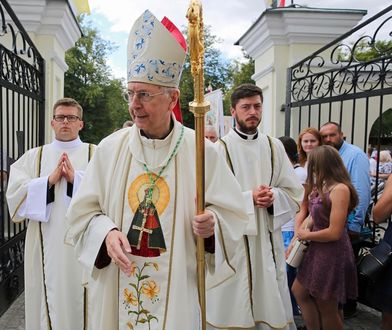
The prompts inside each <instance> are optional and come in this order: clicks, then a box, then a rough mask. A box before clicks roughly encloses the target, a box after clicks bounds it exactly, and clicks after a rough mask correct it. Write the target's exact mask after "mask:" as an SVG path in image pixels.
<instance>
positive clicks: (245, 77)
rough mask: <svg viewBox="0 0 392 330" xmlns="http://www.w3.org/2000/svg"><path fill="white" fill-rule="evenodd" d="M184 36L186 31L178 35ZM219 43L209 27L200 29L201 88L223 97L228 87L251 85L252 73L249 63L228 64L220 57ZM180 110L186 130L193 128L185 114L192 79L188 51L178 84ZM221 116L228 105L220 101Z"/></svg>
mask: <svg viewBox="0 0 392 330" xmlns="http://www.w3.org/2000/svg"><path fill="white" fill-rule="evenodd" d="M182 33H183V34H184V36H187V31H186V29H184V30H183V31H182ZM221 42H222V41H221V40H220V39H219V38H218V37H216V36H215V35H213V34H212V33H211V27H210V26H205V27H204V48H205V53H204V81H205V86H211V87H212V89H213V90H216V89H221V90H222V92H223V94H230V93H229V92H230V91H231V89H232V86H236V85H238V84H240V83H244V82H252V80H251V78H250V77H251V75H252V74H253V73H254V63H253V61H251V60H250V59H248V61H247V62H246V63H241V62H239V61H238V60H234V62H233V63H230V61H229V60H227V59H225V58H224V57H223V56H222V52H221V51H220V49H219V48H218V44H219V43H221ZM180 90H181V100H180V103H181V110H182V115H183V118H184V124H185V125H186V126H188V127H192V128H193V127H194V117H193V114H192V113H191V112H190V111H189V102H191V101H193V97H194V95H193V77H192V74H191V67H190V58H189V50H188V54H187V56H186V59H185V65H184V70H183V72H182V77H181V82H180ZM224 109H225V113H227V114H229V109H230V103H227V99H226V97H225V100H224Z"/></svg>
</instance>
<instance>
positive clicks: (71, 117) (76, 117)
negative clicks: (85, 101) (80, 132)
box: [53, 115, 80, 123]
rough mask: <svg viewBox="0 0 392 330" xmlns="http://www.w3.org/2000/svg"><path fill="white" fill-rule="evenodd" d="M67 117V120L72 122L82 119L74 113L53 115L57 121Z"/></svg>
mask: <svg viewBox="0 0 392 330" xmlns="http://www.w3.org/2000/svg"><path fill="white" fill-rule="evenodd" d="M65 118H67V121H68V122H70V123H74V122H75V121H78V120H80V118H79V117H78V116H74V115H68V116H65V115H56V116H53V119H54V120H55V121H59V122H63V121H64V120H65Z"/></svg>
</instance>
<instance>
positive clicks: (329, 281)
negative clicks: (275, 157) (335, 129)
mask: <svg viewBox="0 0 392 330" xmlns="http://www.w3.org/2000/svg"><path fill="white" fill-rule="evenodd" d="M357 203H358V196H357V193H356V191H355V189H354V187H353V185H352V184H351V181H350V176H349V174H348V172H347V170H346V168H345V166H344V164H343V161H342V159H341V157H340V156H339V153H338V152H337V151H336V150H335V148H333V147H331V146H327V145H324V146H320V147H317V148H315V149H314V150H313V151H312V152H311V153H310V154H309V159H308V177H307V182H306V190H305V197H304V200H303V202H302V205H301V209H300V212H299V213H298V215H297V217H296V222H297V225H296V233H295V234H296V236H297V237H298V239H301V240H306V241H309V242H310V245H309V248H308V251H307V252H306V253H305V256H304V259H303V260H302V263H301V265H300V266H299V268H298V273H297V277H296V279H295V281H294V284H293V286H292V292H293V293H294V296H295V298H296V300H297V303H298V304H299V305H300V307H301V311H302V316H303V319H304V321H305V323H306V327H307V329H308V330H319V329H320V328H322V329H324V330H328V329H333V330H339V329H343V321H342V318H341V317H340V315H339V310H338V304H339V303H345V302H346V300H347V299H355V298H356V297H357V280H356V266H355V261H354V254H353V250H352V247H351V243H350V239H349V236H348V234H347V231H346V219H347V215H348V214H349V213H350V212H351V210H353V209H354V208H355V206H356V204H357ZM308 214H310V218H311V221H310V224H309V226H308V228H305V226H304V220H305V218H306V217H307V215H308ZM310 218H307V219H310ZM308 221H309V220H306V222H308Z"/></svg>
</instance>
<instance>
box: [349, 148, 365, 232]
mask: <svg viewBox="0 0 392 330" xmlns="http://www.w3.org/2000/svg"><path fill="white" fill-rule="evenodd" d="M368 171H369V160H368V158H367V156H366V155H365V154H358V155H357V157H356V158H355V160H354V162H353V164H352V166H351V171H350V176H351V183H352V185H353V186H354V188H355V190H356V191H357V194H358V198H359V202H358V205H357V207H356V208H355V210H354V217H352V219H351V218H350V219H349V222H348V230H349V232H350V231H351V232H355V233H360V232H361V227H362V225H363V223H364V221H365V215H366V211H367V209H368V207H369V203H370V190H371V189H370V178H369V172H368Z"/></svg>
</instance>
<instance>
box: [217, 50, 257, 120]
mask: <svg viewBox="0 0 392 330" xmlns="http://www.w3.org/2000/svg"><path fill="white" fill-rule="evenodd" d="M244 57H245V59H246V61H245V62H240V61H238V60H237V61H234V64H233V65H232V67H231V74H230V80H231V88H230V89H229V90H228V91H227V93H226V95H225V98H224V100H223V104H224V109H225V115H230V108H231V102H230V96H231V94H232V92H233V90H234V88H236V87H237V86H239V85H241V84H246V83H249V84H254V80H253V79H252V75H253V74H254V73H255V62H254V60H252V59H251V58H250V57H249V56H248V55H247V54H245V53H244Z"/></svg>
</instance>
